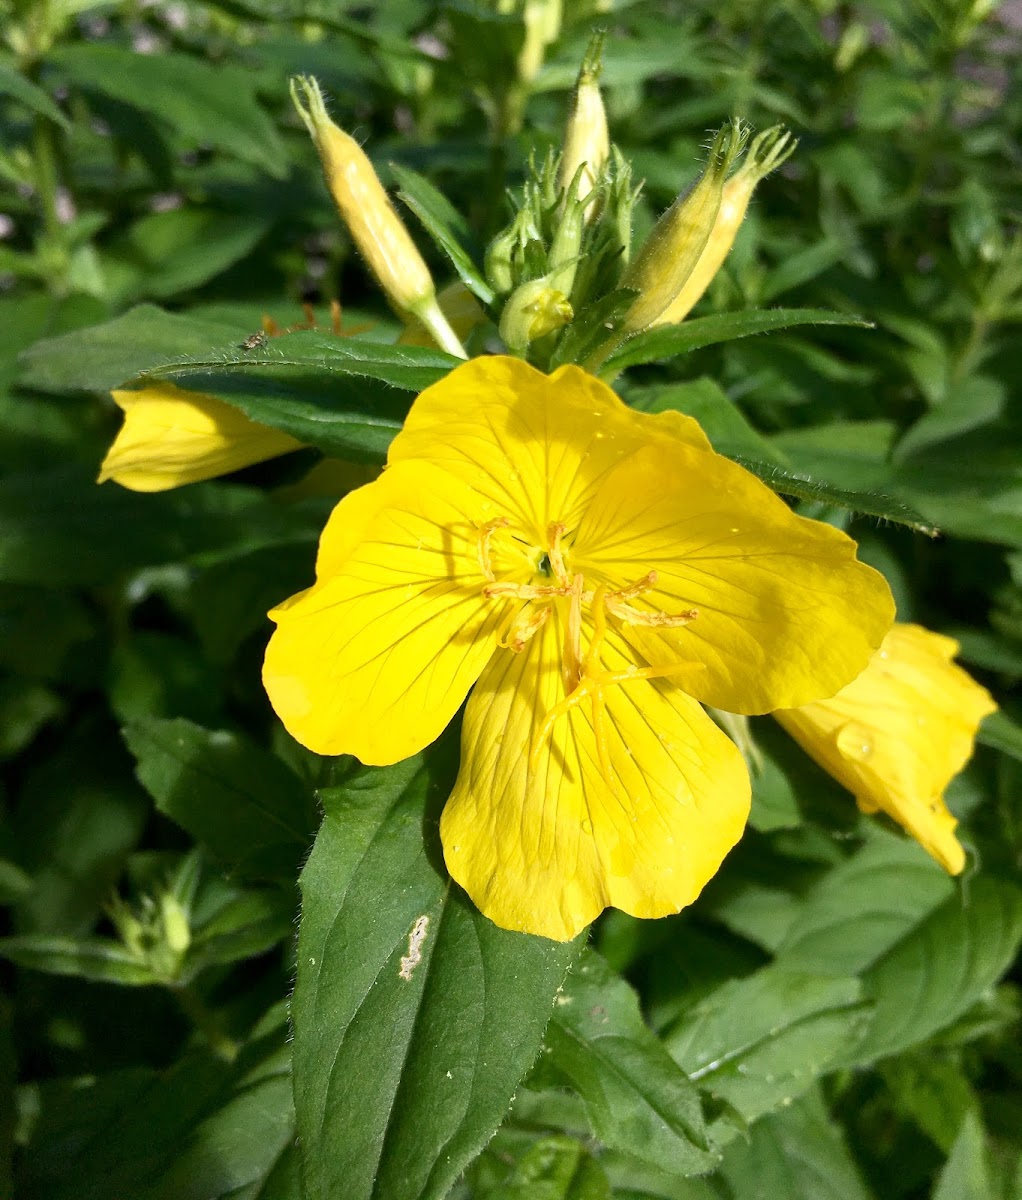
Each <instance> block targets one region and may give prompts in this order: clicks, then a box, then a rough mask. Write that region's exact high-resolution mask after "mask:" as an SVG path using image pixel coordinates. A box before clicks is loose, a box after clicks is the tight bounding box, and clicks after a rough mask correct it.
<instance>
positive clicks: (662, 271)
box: [619, 124, 744, 340]
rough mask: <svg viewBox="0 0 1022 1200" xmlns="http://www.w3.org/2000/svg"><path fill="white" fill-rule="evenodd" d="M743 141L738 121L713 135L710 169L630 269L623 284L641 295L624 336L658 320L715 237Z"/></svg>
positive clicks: (622, 332)
mask: <svg viewBox="0 0 1022 1200" xmlns="http://www.w3.org/2000/svg"><path fill="white" fill-rule="evenodd" d="M743 140H744V133H743V131H742V130H741V128H740V127H739V126H738V125H737V124H729V125H725V126H724V128H723V129H721V130H720V132H719V133H718V134H717V136H716V137H715V138H714V140H713V146H712V147H711V149H710V158H709V162H708V163H707V165H706V170H705V171H704V172H703V174H702V175H701V176H700V178H699V180H698V181H697V182H696V184H695V186H694V187H692V188H691V189H690V190H689V191H688V192H687V193H686V194H685V195H683V196H679V197H678V199H677V200H675V202H674V203H673V204H672V205H671V207H670V208H669V209H668V210H667V212H665V213H664V215H663V216H662V217H661V218H660V220H659V221H658V222H657V223H656V225H655V226H654V228H653V232H652V233H651V234H650V235H649V237H648V238H647V239H646V241H645V242H644V243H643V245H642V248H641V249H640V250H639V253H638V254H637V255H636V256H635V259H634V260H633V261H632V263H631V265H630V266H629V268H628V270H627V271H626V272H625V274H624V277H623V278H622V280H621V286H622V287H626V288H632V289H634V290H635V291H637V292H638V293H639V295H638V296H637V297H636V298H635V301H634V302H633V304H632V306H631V308H630V309H629V310H628V312H627V313H626V314H625V319H624V323H623V324H622V326H621V329H620V331H619V340H620V338H622V337H628V336H629V335H630V334H633V333H638V332H639V331H640V330H642V329H646V328H648V327H649V326H650V325H652V324H653V323H654V322H655V321H656V320H657V318H658V317H659V316H660V315H661V314H662V313H663V312H664V310H665V309H666V308H667V307H668V305H669V304H671V302H672V301H673V300H674V298H675V297H676V296H677V295H678V293H679V292H680V291H681V289H682V288H683V287H684V285H685V283H686V281H687V280H688V278H689V276H690V275H691V274H692V272H693V270H694V269H695V267H696V265H697V263H698V262H699V259H700V257H701V256H702V253H703V251H704V249H705V248H706V244H707V242H708V241H709V238H710V234H711V232H712V231H713V227H714V223H715V222H716V220H717V214H718V212H719V210H720V202H721V196H722V193H723V190H724V181H725V180H726V179H727V174H728V171H729V170H730V169H731V164H732V163H733V162H734V160H735V157H736V155H737V154H738V153H739V151H740V149H741V145H742V142H743Z"/></svg>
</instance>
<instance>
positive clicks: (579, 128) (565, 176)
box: [560, 34, 610, 217]
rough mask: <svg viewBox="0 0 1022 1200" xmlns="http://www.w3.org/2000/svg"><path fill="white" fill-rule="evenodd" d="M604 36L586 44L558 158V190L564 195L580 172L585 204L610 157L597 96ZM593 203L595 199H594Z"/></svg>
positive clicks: (593, 212) (593, 211)
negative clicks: (560, 156) (559, 169)
mask: <svg viewBox="0 0 1022 1200" xmlns="http://www.w3.org/2000/svg"><path fill="white" fill-rule="evenodd" d="M602 48H603V35H602V34H596V35H595V36H594V37H593V40H592V41H591V42H590V44H589V49H588V50H587V51H586V56H585V58H584V59H583V60H582V68H581V70H580V71H579V73H578V82H577V83H576V84H575V95H574V99H573V102H572V108H571V115H570V116H569V117H568V128H567V131H566V132H565V136H564V154H563V156H562V158H561V179H560V182H561V188H562V189H563V190H564V191H565V193H567V190H568V188H569V186H570V185H571V182H572V180H573V179H574V178H575V175H576V173H577V172H578V171H579V170H580V169H581V171H582V175H581V178H580V179H579V183H578V199H579V200H585V199H586V198H587V197H588V196H589V194H590V192H592V190H593V187H594V186H595V184H596V180H597V177H598V176H599V174H600V171H601V169H602V167H603V165H604V163H605V162H606V161H607V158H608V156H609V154H610V134H609V133H608V131H607V113H606V111H605V110H604V107H603V99H602V97H601V96H600V85H599V82H598V81H599V77H600V69H601V63H600V53H601V51H602ZM593 199H594V200H595V199H596V198H595V197H593ZM586 208H587V213H588V216H589V217H594V216H595V215H596V212H597V206H596V205H595V204H593V203H592V202H590V203H589V204H588V205H587V206H586Z"/></svg>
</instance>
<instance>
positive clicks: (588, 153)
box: [292, 4, 795, 370]
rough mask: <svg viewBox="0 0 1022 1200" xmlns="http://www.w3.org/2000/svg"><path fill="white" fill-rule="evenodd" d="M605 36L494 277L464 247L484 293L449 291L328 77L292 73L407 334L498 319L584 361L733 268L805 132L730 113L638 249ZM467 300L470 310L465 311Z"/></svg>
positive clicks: (475, 287)
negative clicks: (441, 286)
mask: <svg viewBox="0 0 1022 1200" xmlns="http://www.w3.org/2000/svg"><path fill="white" fill-rule="evenodd" d="M526 8H527V9H528V11H529V12H530V13H531V14H532V16H533V17H534V18H535V23H536V28H537V29H539V28H540V26H541V25H542V22H540V20H539V17H540V15H542V16H543V18H544V20H546V19H547V18H550V14H551V13H552V12H554V10H555V9H557V11H558V12H559V8H558V6H557V5H553V6H551V5H545V6H544V5H540V4H534V5H532V6H530V5H526ZM541 9H542V13H541V12H540V10H541ZM542 28H543V29H545V28H546V26H545V25H542ZM538 36H539V35H538V34H537V37H538ZM602 43H603V35H602V34H597V35H595V36H594V37H593V39H592V41H591V42H590V45H589V49H588V51H587V53H586V56H585V58H584V60H583V63H582V67H581V70H580V71H579V75H578V80H577V83H576V86H575V90H574V93H573V98H572V103H571V110H570V113H569V117H568V122H567V128H566V131H565V137H564V148H563V152H562V153H560V154H554V153H553V152H549V153H548V154H547V155H546V157H545V158H543V159H542V160H541V161H537V160H536V159H533V160H531V161H530V164H529V170H528V173H527V176H526V179H525V182H524V184H523V186H522V188H521V191H520V193H519V195H518V197H517V199H516V201H515V212H514V214H513V216H512V218H511V220H510V221H509V222H508V224H507V225H506V227H505V228H504V229H502V230H501V231H500V232H499V233H498V234H497V235H496V237H494V238H493V240H492V241H491V242H490V244H489V247H488V248H487V250H486V255H485V260H484V264H483V271H482V273H481V275H482V278H480V276H479V275H473V274H472V272H471V271H469V272H466V270H465V267H464V261H463V260H462V261H461V262H459V260H458V258H457V257H456V256H453V255H452V259H453V261H454V264H455V265H456V266H457V267H458V271H459V274H461V277H462V280H463V284H464V285H467V288H468V289H471V292H473V293H474V296H475V298H473V296H472V295H471V294H470V293H469V291H468V290H466V286H464V285H459V287H458V289H456V291H454V292H452V291H451V290H450V289H445V291H444V293H442V294H441V298H440V300H439V301H438V298H437V294H436V290H435V287H434V284H433V279H432V277H431V275H430V273H429V270H428V268H427V267H426V264H425V262H424V261H423V259H422V257H421V255H420V254H419V252H418V250H417V249H416V247H415V245H414V243H413V242H412V239H411V237H410V236H409V234H408V231H407V230H406V229H405V226H404V225H403V223H402V222H401V219H400V218H399V217H398V215H397V213H396V212H395V211H394V209H393V207H392V205H391V203H390V200H389V199H388V197H387V194H386V192H385V191H384V189H383V187H382V185H381V183H380V181H379V179H378V178H377V176H376V173H375V171H374V170H373V167H372V164H371V163H370V162H369V159H368V158H367V157H366V155H365V154H364V153H363V151H362V150H361V148H360V147H359V146H358V144H357V143H356V142H355V141H354V139H352V138H351V137H350V136H349V135H348V134H346V133H344V132H343V131H342V130H340V129H339V128H338V127H337V126H336V125H335V124H334V123H333V122H332V121H331V120H330V118H329V116H328V115H327V113H326V108H325V105H324V103H323V98H322V95H321V93H320V91H319V87H318V85H317V84H316V82H315V80H312V79H305V78H300V79H297V80H295V81H293V83H292V94H293V97H294V101H295V105H296V107H297V109H298V112H299V114H300V115H301V117H302V119H303V120H304V121H305V123H306V125H307V126H308V128H309V130H310V132H311V133H312V136H313V139H314V140H315V143H316V147H317V149H318V151H319V155H320V159H321V161H322V164H323V171H324V174H325V176H326V180H327V184H328V186H329V188H330V190H331V193H332V195H333V197H334V200H335V202H336V204H337V207H338V210H339V211H340V213H341V216H342V217H343V219H344V221H345V223H346V224H347V226H348V230H349V232H350V234H351V237H352V240H353V241H354V243H355V245H356V247H357V248H358V250H359V251H360V253H361V254H362V256H363V257H364V259H365V260H366V262H367V264H368V265H369V267H370V269H371V270H372V272H373V274H374V275H375V276H376V278H377V280H378V281H379V283H380V285H381V287H382V288H383V291H384V293H385V294H386V296H387V298H388V300H389V301H390V303H391V305H392V306H393V308H394V309H395V310H396V311H397V312H398V314H399V315H400V316H401V317H402V318H403V319H404V320H405V321H406V324H407V328H406V333H405V335H404V336H403V338H402V340H403V341H405V342H412V341H416V340H424V341H433V342H434V343H435V344H437V345H439V346H440V347H442V348H443V349H445V350H447V351H448V352H449V353H451V354H455V355H458V356H459V357H465V356H466V352H465V350H464V347H463V344H462V341H461V337H464V336H466V335H467V334H468V333H472V332H473V330H474V329H476V328H477V327H479V326H481V325H482V326H487V325H488V323H489V322H492V325H489V326H488V327H489V328H490V329H491V331H492V326H496V332H497V333H499V336H500V339H501V341H502V342H503V344H504V346H505V347H506V348H507V349H508V350H510V351H511V352H512V353H513V354H517V355H520V356H522V357H525V358H528V359H529V360H530V361H532V362H534V363H536V364H537V365H538V366H540V367H543V368H544V369H549V368H550V367H552V366H554V365H557V364H558V363H561V362H578V363H581V364H582V365H584V366H586V367H588V368H589V369H590V370H597V369H598V368H599V367H600V366H601V365H602V364H603V363H605V362H606V360H607V359H608V358H609V357H610V355H611V354H612V353H613V352H614V350H615V349H616V348H617V347H619V346H620V345H621V344H622V343H623V342H625V341H627V340H628V339H629V338H631V337H634V336H635V335H636V334H639V333H641V332H643V331H644V330H647V329H650V328H653V327H655V326H658V325H665V324H674V323H677V322H679V321H682V320H684V318H685V317H686V316H687V315H688V313H689V312H690V311H691V309H692V307H693V305H694V304H695V303H696V302H697V301H698V300H699V298H700V297H701V296H702V295H703V293H704V292H705V290H706V288H707V287H708V286H709V284H710V281H711V280H712V279H713V277H714V275H716V273H717V272H718V271H719V270H720V268H721V266H722V264H723V262H724V260H725V258H726V257H727V255H728V253H729V252H730V250H731V247H732V245H733V244H734V241H735V237H736V235H737V233H738V230H739V228H740V226H741V224H742V221H743V219H744V217H745V213H746V210H747V209H748V205H749V201H750V199H751V197H752V194H753V191H754V190H755V188H756V186H757V184H758V183H759V182H760V181H761V180H762V179H763V178H764V177H765V176H766V175H768V174H769V173H770V172H771V171H773V170H775V169H776V168H777V167H778V166H779V165H780V164H781V163H782V162H784V160H785V159H786V158H787V157H788V155H789V154H790V153H791V152H792V150H793V149H794V147H795V143H794V141H793V140H792V139H791V137H790V135H789V134H788V133H786V132H785V131H784V130H783V129H781V128H780V127H779V126H778V127H775V128H773V129H768V130H766V131H764V132H763V133H760V134H759V135H758V136H756V137H755V138H753V139H752V141H751V143H750V144H749V146H748V150H746V143H747V141H748V131H747V130H746V128H745V127H744V126H743V125H742V124H741V123H740V122H737V121H731V122H728V123H727V124H726V125H725V126H724V127H723V128H722V129H720V130H718V131H717V133H716V134H715V135H714V137H713V139H712V142H711V144H710V147H709V151H708V154H707V159H706V163H705V165H704V167H703V170H702V171H701V173H700V174H699V176H698V178H697V179H696V181H695V183H694V184H693V185H692V186H691V187H690V188H689V189H688V190H687V191H685V192H683V193H682V194H681V195H679V196H678V198H677V200H675V202H674V203H673V204H672V205H671V206H670V208H669V209H668V210H667V211H666V212H665V213H664V214H663V216H661V218H660V219H659V221H657V223H656V225H655V226H654V228H653V230H652V232H651V233H650V234H649V236H648V237H647V238H646V240H645V241H644V242H643V244H642V245H641V246H640V247H639V248H638V250H637V252H636V253H635V254H634V256H633V255H632V254H631V241H632V211H633V207H634V205H635V201H636V199H637V197H638V195H639V191H640V188H638V187H636V186H635V185H634V184H633V182H632V175H631V166H630V164H629V163H628V162H627V161H626V160H625V159H624V158H623V157H622V155H621V154H620V152H619V151H618V150H617V148H616V147H614V146H612V145H611V143H610V138H609V133H608V128H607V116H606V112H605V111H604V107H603V100H602V98H601V95H600V86H599V77H600V67H601V52H602ZM476 299H478V301H479V304H476ZM466 304H467V306H468V307H466ZM455 307H458V308H459V311H460V309H465V313H468V314H470V315H469V316H466V315H465V313H462V314H461V316H460V317H459V316H457V315H456V313H455ZM459 335H461V336H459ZM476 336H477V337H478V340H477V342H476V343H475V344H476V345H477V346H482V345H486V344H492V343H493V342H494V339H493V337H492V333H489V334H487V333H483V334H479V335H476Z"/></svg>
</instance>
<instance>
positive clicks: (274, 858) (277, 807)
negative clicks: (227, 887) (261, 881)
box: [124, 720, 316, 879]
mask: <svg viewBox="0 0 1022 1200" xmlns="http://www.w3.org/2000/svg"><path fill="white" fill-rule="evenodd" d="M124 740H125V742H126V743H127V745H128V749H129V750H130V751H131V752H132V754H133V755H134V756H135V759H136V762H137V774H138V778H139V781H140V782H141V783H142V785H143V786H144V787H145V788H146V790H147V791H148V792H149V794H150V795H151V796H152V797H153V799H154V800H155V801H156V807H157V808H158V809H159V810H160V812H162V813H165V814H166V815H167V816H168V817H170V818H171V819H172V820H174V821H176V822H177V823H178V824H179V825H181V826H182V827H183V828H184V829H187V830H188V832H189V833H190V834H191V835H192V836H193V837H194V838H195V839H196V840H197V841H199V842H201V843H202V844H203V845H204V846H206V847H207V849H209V850H210V851H211V852H212V854H213V855H214V856H215V857H217V858H218V859H220V861H221V862H224V863H226V864H227V865H229V866H231V867H234V868H235V869H236V870H237V871H238V873H239V874H241V875H248V876H254V877H256V878H278V879H288V878H292V879H293V877H294V873H295V870H296V868H297V866H298V864H299V862H300V861H301V859H302V857H303V856H304V855H305V853H306V851H307V850H308V847H309V845H310V843H311V841H312V834H313V831H314V830H315V827H316V807H315V803H314V801H313V798H312V796H311V795H310V794H309V792H308V790H307V789H306V787H305V785H304V784H303V783H302V782H301V780H300V779H299V778H298V777H297V776H296V775H295V774H294V773H293V772H292V771H291V770H290V768H288V767H286V766H285V765H284V763H282V762H281V761H280V759H279V758H276V757H275V756H274V755H272V754H268V753H267V752H266V751H265V750H263V749H261V748H260V747H258V746H256V745H255V744H253V743H251V742H249V740H248V739H247V738H244V737H241V736H240V735H238V734H234V733H229V732H226V731H223V730H210V729H203V728H201V727H200V726H198V725H195V724H193V723H192V722H191V721H185V720H173V721H163V720H148V721H140V722H137V723H135V724H132V725H129V726H128V727H127V728H126V729H125V730H124Z"/></svg>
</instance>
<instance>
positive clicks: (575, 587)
mask: <svg viewBox="0 0 1022 1200" xmlns="http://www.w3.org/2000/svg"><path fill="white" fill-rule="evenodd" d="M584 587H585V580H584V578H583V577H582V576H581V575H576V576H575V578H574V579H573V580H572V584H571V604H570V605H569V606H568V619H567V621H565V623H564V661H563V663H562V664H561V668H562V670H563V672H564V690H565V691H566V692H571V691H573V690H574V689H575V688H577V687H578V685H579V680H580V679H581V678H582V670H583V663H582V597H583V595H584V594H585V593H584Z"/></svg>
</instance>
